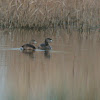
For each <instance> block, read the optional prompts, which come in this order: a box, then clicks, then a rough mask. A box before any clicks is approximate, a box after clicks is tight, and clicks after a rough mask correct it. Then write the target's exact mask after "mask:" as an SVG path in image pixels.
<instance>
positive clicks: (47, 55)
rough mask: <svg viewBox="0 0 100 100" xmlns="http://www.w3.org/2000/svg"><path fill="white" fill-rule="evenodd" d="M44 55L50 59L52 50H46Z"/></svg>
mask: <svg viewBox="0 0 100 100" xmlns="http://www.w3.org/2000/svg"><path fill="white" fill-rule="evenodd" d="M44 56H45V58H48V59H50V57H51V54H50V50H46V51H44Z"/></svg>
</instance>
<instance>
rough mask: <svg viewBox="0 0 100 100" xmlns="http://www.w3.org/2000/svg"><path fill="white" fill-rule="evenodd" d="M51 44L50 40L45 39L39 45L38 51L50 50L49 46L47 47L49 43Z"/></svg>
mask: <svg viewBox="0 0 100 100" xmlns="http://www.w3.org/2000/svg"><path fill="white" fill-rule="evenodd" d="M51 42H52V39H51V38H46V39H45V41H44V43H42V44H40V45H39V47H38V49H41V50H51V49H52V48H51V46H50V45H49V43H51Z"/></svg>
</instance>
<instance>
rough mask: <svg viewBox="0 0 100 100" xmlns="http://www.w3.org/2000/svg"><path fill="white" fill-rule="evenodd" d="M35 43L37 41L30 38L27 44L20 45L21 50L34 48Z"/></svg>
mask: <svg viewBox="0 0 100 100" xmlns="http://www.w3.org/2000/svg"><path fill="white" fill-rule="evenodd" d="M35 43H37V42H36V41H35V40H31V41H30V42H29V43H28V44H24V45H23V46H21V50H35V49H36V48H35V46H34V44H35Z"/></svg>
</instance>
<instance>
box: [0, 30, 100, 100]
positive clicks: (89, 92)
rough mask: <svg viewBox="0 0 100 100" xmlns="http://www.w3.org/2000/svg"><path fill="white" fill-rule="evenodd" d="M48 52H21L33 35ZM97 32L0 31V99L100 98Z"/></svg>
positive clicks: (63, 99)
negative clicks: (47, 42) (46, 43)
mask: <svg viewBox="0 0 100 100" xmlns="http://www.w3.org/2000/svg"><path fill="white" fill-rule="evenodd" d="M46 37H50V38H52V39H53V42H52V43H51V44H50V45H51V46H52V48H53V49H52V50H51V51H50V52H46V51H41V50H38V49H37V50H36V51H34V52H22V51H21V50H20V46H21V45H23V44H25V43H28V42H29V41H30V40H31V39H35V40H36V41H37V42H38V43H37V44H36V45H35V46H36V47H38V45H39V44H40V43H42V42H43V41H44V39H45V38H46ZM99 77H100V35H99V32H92V33H91V34H89V33H85V32H84V33H80V34H79V33H77V32H71V33H69V32H67V30H63V29H58V30H53V29H49V30H46V31H33V30H1V31H0V100H100V95H99V94H100V78H99Z"/></svg>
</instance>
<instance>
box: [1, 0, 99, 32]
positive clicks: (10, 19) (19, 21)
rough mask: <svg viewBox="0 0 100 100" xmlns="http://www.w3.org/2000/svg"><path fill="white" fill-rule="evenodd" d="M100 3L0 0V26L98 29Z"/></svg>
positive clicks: (93, 0)
mask: <svg viewBox="0 0 100 100" xmlns="http://www.w3.org/2000/svg"><path fill="white" fill-rule="evenodd" d="M99 23H100V1H99V0H96V1H95V0H0V26H1V27H8V28H11V27H28V28H32V27H56V26H63V27H68V26H75V27H78V28H79V29H80V30H83V29H89V28H96V27H99Z"/></svg>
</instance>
